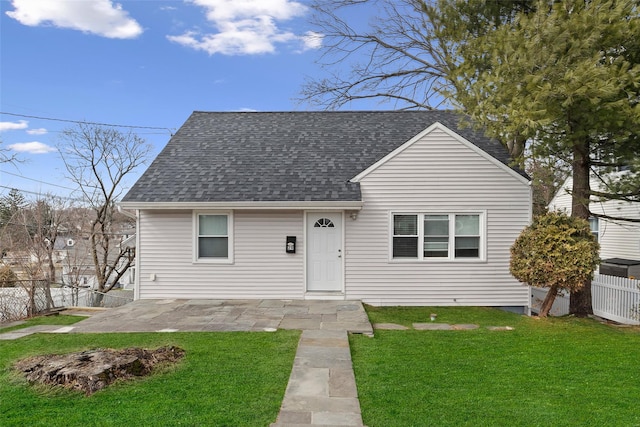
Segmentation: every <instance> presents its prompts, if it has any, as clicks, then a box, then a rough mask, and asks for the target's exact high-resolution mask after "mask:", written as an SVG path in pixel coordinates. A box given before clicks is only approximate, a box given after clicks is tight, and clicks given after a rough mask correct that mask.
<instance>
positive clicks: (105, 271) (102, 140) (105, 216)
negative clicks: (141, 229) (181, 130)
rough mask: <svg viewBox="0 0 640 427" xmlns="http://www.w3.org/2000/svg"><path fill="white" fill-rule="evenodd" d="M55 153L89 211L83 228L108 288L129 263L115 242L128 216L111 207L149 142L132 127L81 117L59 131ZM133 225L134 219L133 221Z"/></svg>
mask: <svg viewBox="0 0 640 427" xmlns="http://www.w3.org/2000/svg"><path fill="white" fill-rule="evenodd" d="M62 140H63V143H62V144H61V146H60V147H59V148H60V153H61V155H62V159H63V161H64V163H65V166H66V169H67V173H68V177H69V179H71V180H72V181H73V182H74V183H75V184H76V185H77V186H78V189H79V191H80V192H81V194H82V198H83V199H84V200H85V202H86V203H87V204H88V206H89V207H90V208H91V209H92V211H93V217H92V218H91V220H90V221H89V224H88V230H87V234H88V236H89V250H90V251H91V258H92V260H93V265H94V268H95V274H96V281H97V283H96V288H97V291H98V292H99V294H98V297H97V299H96V300H95V301H94V302H95V303H96V304H100V302H101V301H102V295H103V294H104V293H106V292H109V291H110V290H111V289H113V288H114V287H115V286H116V284H117V283H118V281H119V280H120V278H121V277H122V276H123V275H124V274H125V272H126V271H127V269H128V268H129V266H130V265H131V263H132V257H131V253H130V251H129V250H128V248H123V247H120V245H119V243H120V240H121V239H122V235H123V234H125V230H127V229H130V228H131V227H132V224H131V222H132V220H131V219H130V218H128V217H126V216H125V215H122V214H119V213H118V212H117V210H116V202H117V201H118V200H119V198H120V197H121V196H122V194H123V192H124V191H125V190H126V188H127V186H128V183H127V181H126V180H127V178H129V177H130V175H131V174H132V172H134V171H135V170H136V169H137V168H138V167H139V166H142V165H144V164H145V162H146V160H147V158H148V156H149V152H150V149H151V146H150V145H149V144H147V143H146V142H145V141H144V140H143V139H142V138H140V137H138V136H137V135H135V134H134V133H132V132H130V131H129V132H121V131H119V130H116V129H113V128H108V127H102V126H98V125H90V124H84V123H81V124H79V125H77V126H76V127H74V128H71V129H67V130H65V131H64V132H63V137H62ZM133 226H134V225H133Z"/></svg>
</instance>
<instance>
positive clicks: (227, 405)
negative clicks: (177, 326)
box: [0, 331, 300, 427]
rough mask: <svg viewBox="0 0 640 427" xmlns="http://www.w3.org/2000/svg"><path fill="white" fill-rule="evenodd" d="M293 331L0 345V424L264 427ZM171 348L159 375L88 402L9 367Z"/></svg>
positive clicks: (49, 338) (287, 367)
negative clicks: (179, 351)
mask: <svg viewBox="0 0 640 427" xmlns="http://www.w3.org/2000/svg"><path fill="white" fill-rule="evenodd" d="M299 336H300V333H299V331H278V332H275V333H267V332H237V333H236V332H226V333H207V332H198V333H164V334H163V333H135V334H133V333H131V334H35V335H30V336H27V337H24V338H20V339H18V340H12V341H0V424H1V425H3V426H83V427H87V426H159V425H171V426H178V425H185V426H234V427H236V426H252V427H253V426H268V425H269V424H270V423H272V422H274V421H275V420H276V417H277V415H278V412H279V409H280V405H281V403H282V398H283V396H284V391H285V388H286V385H287V381H288V379H289V374H290V373H291V366H292V364H293V359H294V356H295V352H296V348H297V344H298V339H299ZM163 345H176V346H179V347H181V348H183V349H185V350H186V355H185V358H184V359H182V361H181V362H180V363H179V364H178V365H177V366H176V367H172V368H169V369H168V370H165V372H162V373H159V374H156V375H152V376H150V377H147V378H144V379H139V380H135V381H133V382H128V383H119V384H118V383H117V384H114V385H112V386H110V387H108V388H106V389H105V390H102V391H100V392H97V393H95V394H94V395H92V396H90V397H86V396H84V395H83V394H80V393H77V392H71V391H65V390H56V391H52V390H51V389H50V388H43V387H33V386H29V385H28V384H27V383H26V381H24V380H23V379H22V378H21V377H20V376H19V375H17V374H16V373H15V372H14V371H13V370H12V369H11V365H12V363H13V362H14V361H15V360H17V359H19V358H22V357H25V356H29V355H35V354H48V353H67V352H72V351H78V350H82V349H89V348H99V347H102V348H105V347H110V348H124V347H131V346H140V347H145V348H157V347H160V346H163Z"/></svg>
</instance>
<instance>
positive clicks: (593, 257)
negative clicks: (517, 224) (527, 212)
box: [510, 212, 600, 317]
mask: <svg viewBox="0 0 640 427" xmlns="http://www.w3.org/2000/svg"><path fill="white" fill-rule="evenodd" d="M599 250H600V245H598V242H597V241H596V239H595V237H594V236H593V234H591V230H590V229H589V223H588V222H587V221H586V220H584V219H581V218H574V217H570V216H567V215H565V214H562V213H557V212H550V213H546V214H543V215H539V216H537V217H536V218H535V219H534V220H533V223H532V224H531V225H530V226H528V227H527V228H525V229H524V230H523V231H522V233H521V234H520V236H518V238H517V239H516V241H515V243H514V244H513V246H511V265H510V271H511V274H513V276H514V277H515V278H516V279H518V280H519V281H521V282H525V283H528V284H529V285H531V286H535V287H538V288H549V292H548V293H547V296H546V298H545V299H544V301H543V303H542V307H540V317H546V316H547V314H548V313H549V310H550V309H551V306H552V305H553V301H554V300H555V297H556V295H557V294H558V291H560V290H561V289H564V290H567V291H575V290H578V289H580V288H582V286H584V283H585V282H586V281H587V280H590V279H591V278H592V276H593V271H594V270H595V268H596V267H597V266H598V264H599V263H600V256H599V255H598V252H599Z"/></svg>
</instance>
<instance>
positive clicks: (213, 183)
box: [123, 111, 509, 207]
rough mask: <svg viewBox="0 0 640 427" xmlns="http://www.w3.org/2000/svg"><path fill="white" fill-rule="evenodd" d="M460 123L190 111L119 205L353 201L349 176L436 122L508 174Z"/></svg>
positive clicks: (441, 114) (496, 147)
mask: <svg viewBox="0 0 640 427" xmlns="http://www.w3.org/2000/svg"><path fill="white" fill-rule="evenodd" d="M459 122H460V116H459V115H457V114H455V113H454V112H451V111H355V112H273V113H259V112H258V113H253V112H238V113H209V112H194V113H193V114H192V115H191V116H190V117H189V118H188V119H187V121H186V122H185V123H184V125H183V126H182V127H181V128H180V129H179V130H178V131H177V132H176V134H175V135H174V136H173V137H172V138H171V140H170V141H169V143H168V144H167V146H166V147H165V148H164V149H163V150H162V152H161V153H160V154H159V155H158V156H157V157H156V159H155V160H154V161H153V163H152V164H151V165H150V167H149V168H148V169H147V171H146V172H145V173H144V174H143V175H142V176H141V177H140V179H139V180H138V181H137V182H136V184H135V185H134V186H133V187H132V188H131V190H130V191H129V193H128V194H127V195H126V196H125V197H124V199H123V205H125V206H128V207H134V206H136V205H140V204H148V203H149V204H154V203H165V204H166V203H169V204H173V203H175V204H180V203H191V204H194V203H195V204H198V203H200V204H207V203H209V204H211V203H219V204H224V203H258V204H260V203H261V204H277V203H283V204H289V205H290V204H295V203H302V202H306V203H318V202H336V203H340V202H356V201H358V202H359V201H361V195H360V186H359V184H358V183H357V182H353V181H352V179H353V178H354V177H356V176H359V175H360V174H361V173H362V172H363V171H366V170H367V169H368V168H370V167H371V166H372V165H376V164H377V163H378V162H380V161H382V160H383V159H385V157H386V156H388V155H390V153H393V152H394V151H395V150H397V149H399V148H401V147H402V146H403V145H404V144H406V143H410V142H411V141H412V140H413V139H414V138H416V137H417V136H418V135H420V134H422V133H424V132H425V130H428V129H429V128H430V127H432V126H433V125H434V124H435V123H439V124H440V125H441V126H443V128H446V129H449V131H450V132H452V133H453V134H454V135H459V136H461V137H462V138H463V139H464V141H466V142H467V143H469V144H470V145H471V146H473V147H475V148H476V149H478V150H479V151H480V152H482V153H484V155H486V156H488V157H489V158H491V159H493V161H494V162H496V164H500V165H502V166H501V167H506V168H508V166H507V165H508V164H509V158H508V154H507V151H506V149H505V148H504V147H503V146H502V145H501V144H500V143H498V142H497V141H495V140H491V139H489V138H486V137H485V136H484V135H482V134H480V133H478V132H475V131H474V130H472V129H470V128H463V127H461V126H459ZM452 166H454V165H452Z"/></svg>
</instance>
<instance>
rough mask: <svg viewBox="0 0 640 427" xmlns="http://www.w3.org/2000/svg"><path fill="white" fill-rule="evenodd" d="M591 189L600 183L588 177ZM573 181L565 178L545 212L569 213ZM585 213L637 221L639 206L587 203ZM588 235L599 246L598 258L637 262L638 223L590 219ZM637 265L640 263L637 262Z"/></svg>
mask: <svg viewBox="0 0 640 427" xmlns="http://www.w3.org/2000/svg"><path fill="white" fill-rule="evenodd" d="M589 185H590V187H591V188H594V189H602V182H601V180H600V179H598V178H597V177H596V176H592V177H591V179H590V183H589ZM572 186H573V180H572V179H571V177H569V178H568V179H567V180H566V181H565V182H564V184H563V185H562V187H560V189H559V190H558V192H557V193H556V195H555V196H554V198H553V199H552V200H551V202H550V203H549V210H553V211H563V212H566V213H570V212H571V194H570V191H571V188H572ZM589 209H590V210H591V212H593V213H594V214H596V215H606V216H609V217H616V218H630V219H636V220H640V203H632V202H626V201H620V200H606V201H601V200H591V202H590V204H589ZM589 223H590V224H591V231H592V232H593V233H594V234H595V235H596V237H597V239H598V242H599V243H600V258H601V259H603V260H608V259H612V258H614V259H615V258H618V259H622V260H640V223H639V222H631V221H621V220H612V219H607V218H599V217H597V216H594V217H592V218H590V219H589ZM639 262H640V261H639Z"/></svg>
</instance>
